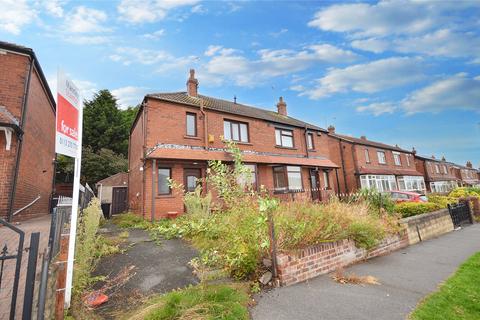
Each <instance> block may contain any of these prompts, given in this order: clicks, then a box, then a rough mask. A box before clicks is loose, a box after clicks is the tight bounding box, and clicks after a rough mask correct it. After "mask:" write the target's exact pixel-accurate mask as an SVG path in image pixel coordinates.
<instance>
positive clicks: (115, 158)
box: [81, 147, 128, 187]
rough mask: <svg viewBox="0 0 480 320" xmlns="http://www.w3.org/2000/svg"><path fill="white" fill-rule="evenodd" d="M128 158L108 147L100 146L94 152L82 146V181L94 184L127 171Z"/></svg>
mask: <svg viewBox="0 0 480 320" xmlns="http://www.w3.org/2000/svg"><path fill="white" fill-rule="evenodd" d="M127 169H128V160H127V159H126V158H125V157H124V156H123V155H119V154H116V153H115V152H113V151H112V150H110V149H105V148H102V149H100V150H99V151H98V152H94V151H93V149H92V148H91V147H84V148H83V152H82V174H81V181H82V183H85V182H86V183H88V184H89V185H90V186H92V187H93V186H95V183H97V182H98V181H100V180H102V179H105V178H107V177H109V176H111V175H114V174H116V173H119V172H127Z"/></svg>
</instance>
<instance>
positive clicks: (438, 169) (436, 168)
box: [435, 164, 440, 173]
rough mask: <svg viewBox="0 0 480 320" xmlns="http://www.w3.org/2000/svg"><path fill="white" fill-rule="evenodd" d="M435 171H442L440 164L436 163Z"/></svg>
mask: <svg viewBox="0 0 480 320" xmlns="http://www.w3.org/2000/svg"><path fill="white" fill-rule="evenodd" d="M435 173H440V167H439V166H438V164H436V165H435Z"/></svg>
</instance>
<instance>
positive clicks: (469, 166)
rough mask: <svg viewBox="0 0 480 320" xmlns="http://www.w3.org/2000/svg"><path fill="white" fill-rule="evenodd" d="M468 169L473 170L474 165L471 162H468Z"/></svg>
mask: <svg viewBox="0 0 480 320" xmlns="http://www.w3.org/2000/svg"><path fill="white" fill-rule="evenodd" d="M466 167H467V168H470V169H472V168H473V165H472V163H471V162H470V161H467V165H466Z"/></svg>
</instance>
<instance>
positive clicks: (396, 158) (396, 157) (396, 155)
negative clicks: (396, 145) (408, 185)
mask: <svg viewBox="0 0 480 320" xmlns="http://www.w3.org/2000/svg"><path fill="white" fill-rule="evenodd" d="M393 160H394V161H395V165H396V166H401V165H402V161H401V160H400V153H398V152H394V153H393Z"/></svg>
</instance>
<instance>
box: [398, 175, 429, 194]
mask: <svg viewBox="0 0 480 320" xmlns="http://www.w3.org/2000/svg"><path fill="white" fill-rule="evenodd" d="M397 182H398V190H401V191H417V190H419V191H426V190H427V187H426V185H425V180H424V179H423V177H422V176H399V177H398V178H397Z"/></svg>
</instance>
